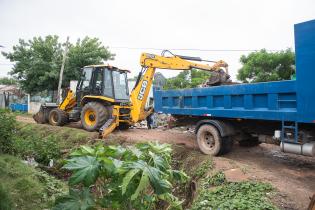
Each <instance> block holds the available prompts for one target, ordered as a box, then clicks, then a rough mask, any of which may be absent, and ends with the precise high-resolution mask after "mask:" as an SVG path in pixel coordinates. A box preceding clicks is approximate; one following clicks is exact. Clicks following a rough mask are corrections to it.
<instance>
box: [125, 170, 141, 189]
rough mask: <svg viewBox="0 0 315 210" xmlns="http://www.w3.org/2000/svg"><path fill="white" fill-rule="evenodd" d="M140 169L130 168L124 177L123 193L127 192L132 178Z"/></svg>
mask: <svg viewBox="0 0 315 210" xmlns="http://www.w3.org/2000/svg"><path fill="white" fill-rule="evenodd" d="M139 171H140V169H132V170H130V171H129V172H128V173H127V174H126V176H125V177H124V179H123V182H122V186H121V190H122V194H125V193H126V190H127V187H128V185H129V183H130V181H131V179H132V178H133V177H134V176H135V175H136V174H137V173H138V172H139Z"/></svg>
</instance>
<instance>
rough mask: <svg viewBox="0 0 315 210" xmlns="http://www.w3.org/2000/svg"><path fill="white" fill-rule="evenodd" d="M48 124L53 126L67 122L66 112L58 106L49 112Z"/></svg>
mask: <svg viewBox="0 0 315 210" xmlns="http://www.w3.org/2000/svg"><path fill="white" fill-rule="evenodd" d="M48 120H49V124H50V125H53V126H63V125H65V124H67V123H68V122H69V116H68V114H67V113H66V112H65V111H63V110H61V109H58V108H55V109H53V110H51V111H50V112H49V117H48Z"/></svg>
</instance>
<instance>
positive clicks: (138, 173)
mask: <svg viewBox="0 0 315 210" xmlns="http://www.w3.org/2000/svg"><path fill="white" fill-rule="evenodd" d="M170 161H171V147H170V145H167V144H157V143H141V144H137V145H135V146H130V147H126V148H124V147H122V146H101V145H100V146H96V147H94V148H91V147H87V146H82V147H81V148H80V149H78V150H77V151H75V152H73V153H72V154H71V158H70V159H68V160H67V163H66V164H65V165H64V167H63V168H65V169H68V170H70V171H72V172H73V174H72V176H71V177H70V179H69V185H70V186H71V188H72V189H71V190H70V192H69V195H67V196H63V197H60V198H59V199H57V201H56V205H55V207H54V209H55V210H58V209H63V210H65V209H69V210H70V209H71V210H76V209H80V210H84V209H94V208H100V207H101V208H111V209H157V204H159V205H160V206H162V205H163V206H165V207H167V208H168V209H181V208H182V207H181V204H182V201H179V200H178V198H177V197H175V196H174V195H173V194H172V183H174V182H181V183H184V182H186V180H187V175H186V174H185V173H184V172H182V171H177V170H173V169H172V168H171V166H170Z"/></svg>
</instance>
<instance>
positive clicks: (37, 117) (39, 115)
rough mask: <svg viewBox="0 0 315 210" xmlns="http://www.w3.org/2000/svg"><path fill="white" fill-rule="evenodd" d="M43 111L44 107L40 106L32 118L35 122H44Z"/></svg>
mask: <svg viewBox="0 0 315 210" xmlns="http://www.w3.org/2000/svg"><path fill="white" fill-rule="evenodd" d="M44 112H45V111H44V109H43V108H42V106H41V107H40V109H39V111H38V112H37V113H36V114H34V115H33V119H34V120H35V122H37V123H40V124H44V123H46V119H45V113H44Z"/></svg>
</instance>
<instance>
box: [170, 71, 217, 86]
mask: <svg viewBox="0 0 315 210" xmlns="http://www.w3.org/2000/svg"><path fill="white" fill-rule="evenodd" d="M210 76H211V73H210V72H206V71H202V70H197V69H193V70H191V71H182V72H180V73H179V74H178V75H177V76H176V77H172V78H169V79H167V80H166V84H165V85H164V89H181V88H194V87H197V86H198V85H200V84H202V83H203V82H205V81H206V80H207V79H208V78H209V77H210Z"/></svg>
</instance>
